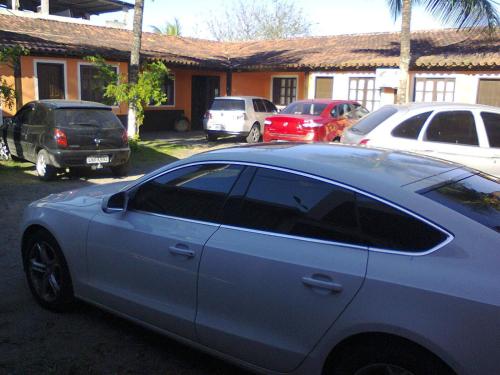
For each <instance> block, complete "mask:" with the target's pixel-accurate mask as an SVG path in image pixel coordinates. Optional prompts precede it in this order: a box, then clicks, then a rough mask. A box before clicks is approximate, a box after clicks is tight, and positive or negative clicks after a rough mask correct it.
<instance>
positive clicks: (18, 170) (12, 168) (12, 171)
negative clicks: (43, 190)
mask: <svg viewBox="0 0 500 375" xmlns="http://www.w3.org/2000/svg"><path fill="white" fill-rule="evenodd" d="M37 181H38V178H37V177H36V172H35V165H34V164H33V163H28V162H18V161H12V160H1V161H0V183H1V184H4V183H10V184H15V183H27V182H28V183H29V182H37Z"/></svg>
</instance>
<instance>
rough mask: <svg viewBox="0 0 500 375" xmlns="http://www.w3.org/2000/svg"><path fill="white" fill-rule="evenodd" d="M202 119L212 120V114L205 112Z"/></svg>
mask: <svg viewBox="0 0 500 375" xmlns="http://www.w3.org/2000/svg"><path fill="white" fill-rule="evenodd" d="M203 118H204V119H205V120H208V119H211V118H212V114H211V113H210V111H206V112H205V115H204V116H203Z"/></svg>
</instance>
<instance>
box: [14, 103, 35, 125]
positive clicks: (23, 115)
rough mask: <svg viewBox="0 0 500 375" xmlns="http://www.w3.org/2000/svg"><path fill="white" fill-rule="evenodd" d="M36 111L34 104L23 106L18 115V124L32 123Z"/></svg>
mask: <svg viewBox="0 0 500 375" xmlns="http://www.w3.org/2000/svg"><path fill="white" fill-rule="evenodd" d="M34 111H35V107H34V106H33V104H28V105H27V106H26V107H23V108H21V110H20V111H19V113H18V114H17V115H16V122H17V123H18V124H27V125H30V124H31V123H32V119H33V113H34Z"/></svg>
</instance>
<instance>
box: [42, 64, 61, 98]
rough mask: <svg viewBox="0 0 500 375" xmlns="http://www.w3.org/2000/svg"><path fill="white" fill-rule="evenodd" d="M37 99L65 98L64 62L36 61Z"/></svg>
mask: <svg viewBox="0 0 500 375" xmlns="http://www.w3.org/2000/svg"><path fill="white" fill-rule="evenodd" d="M36 76H37V81H38V99H65V92H64V91H65V90H64V88H65V82H64V64H59V63H41V62H38V63H36Z"/></svg>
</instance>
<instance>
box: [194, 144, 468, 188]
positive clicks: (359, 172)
mask: <svg viewBox="0 0 500 375" xmlns="http://www.w3.org/2000/svg"><path fill="white" fill-rule="evenodd" d="M185 161H190V162H193V161H228V162H243V163H256V164H263V165H268V166H274V167H279V168H285V169H290V170H295V171H299V172H303V173H308V174H312V175H316V176H319V177H323V178H327V179H330V180H334V181H337V182H340V183H343V184H345V185H349V186H352V187H355V188H358V189H361V190H366V191H370V192H372V193H374V194H379V195H381V196H384V195H386V194H387V193H388V192H389V191H397V190H401V189H400V188H401V186H405V185H409V184H412V183H414V182H417V181H421V180H424V179H427V178H430V177H435V176H437V175H441V174H446V173H448V172H450V171H454V170H459V171H457V172H460V174H466V173H468V174H470V173H471V171H470V170H468V169H467V168H466V167H463V166H461V165H457V164H454V163H452V162H448V161H445V160H439V159H433V158H430V157H423V156H417V155H414V154H410V153H405V152H400V151H393V150H387V149H377V148H367V147H359V146H348V145H341V144H301V143H265V144H260V145H257V146H243V147H232V148H225V149H219V150H213V151H209V152H205V153H202V154H198V155H195V156H192V157H191V158H188V159H185ZM434 181H435V179H434Z"/></svg>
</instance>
